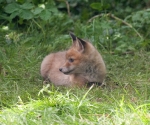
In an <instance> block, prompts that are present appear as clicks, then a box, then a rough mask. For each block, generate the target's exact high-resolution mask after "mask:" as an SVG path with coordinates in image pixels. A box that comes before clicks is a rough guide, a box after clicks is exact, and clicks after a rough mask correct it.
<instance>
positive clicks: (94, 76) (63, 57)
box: [41, 33, 106, 86]
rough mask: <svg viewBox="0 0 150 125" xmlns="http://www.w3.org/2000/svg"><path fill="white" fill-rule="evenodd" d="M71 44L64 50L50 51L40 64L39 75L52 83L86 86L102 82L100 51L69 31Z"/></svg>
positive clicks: (103, 76) (102, 62)
mask: <svg viewBox="0 0 150 125" xmlns="http://www.w3.org/2000/svg"><path fill="white" fill-rule="evenodd" d="M70 36H71V38H72V46H71V47H70V49H68V50H67V51H64V52H57V53H51V54H49V55H48V56H46V57H45V58H44V60H43V62H42V64H41V75H42V77H43V78H44V79H46V80H49V81H51V82H52V83H53V84H54V85H65V86H86V85H87V84H88V83H103V81H104V79H105V75H106V68H105V63H104V61H103V59H102V56H101V55H100V53H99V52H98V51H97V50H96V48H95V47H94V46H93V45H92V44H91V43H90V42H88V41H85V40H82V39H80V38H78V37H76V36H75V35H74V34H72V33H70Z"/></svg>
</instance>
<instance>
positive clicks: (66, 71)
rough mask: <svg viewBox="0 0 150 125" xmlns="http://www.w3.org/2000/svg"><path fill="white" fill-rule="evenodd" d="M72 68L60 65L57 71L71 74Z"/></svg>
mask: <svg viewBox="0 0 150 125" xmlns="http://www.w3.org/2000/svg"><path fill="white" fill-rule="evenodd" d="M73 70H74V68H73V67H61V68H59V71H60V72H62V73H64V74H71V73H72V72H73Z"/></svg>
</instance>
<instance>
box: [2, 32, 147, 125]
mask: <svg viewBox="0 0 150 125" xmlns="http://www.w3.org/2000/svg"><path fill="white" fill-rule="evenodd" d="M2 33H3V37H1V39H0V40H1V41H0V42H1V46H0V124H1V125H50V124H54V125H55V124H62V125H63V124H68V125H69V124H75V125H78V124H80V125H82V124H83V125H87V124H89V125H100V124H101V125H149V124H150V84H149V83H150V52H147V51H145V50H142V49H140V50H135V51H133V52H132V53H119V54H118V53H117V54H116V53H112V52H110V51H107V50H105V49H103V50H100V49H98V50H99V51H100V52H101V54H102V56H103V58H104V61H105V63H106V67H107V77H106V81H105V85H104V86H102V87H97V86H92V87H91V88H64V87H55V86H53V85H52V84H43V80H42V78H41V76H40V72H39V69H40V64H41V61H42V59H43V58H44V56H46V55H47V54H48V53H50V52H53V51H58V50H62V49H67V48H68V46H69V45H70V44H71V40H70V38H69V35H68V33H66V34H63V35H53V37H52V38H51V39H53V40H54V43H55V44H54V43H53V42H52V43H50V44H47V43H46V44H44V43H41V44H37V43H36V42H35V41H36V40H37V39H38V38H36V37H35V36H32V37H31V36H29V35H22V34H21V33H20V32H14V31H9V33H8V32H2ZM6 34H9V37H10V38H4V36H5V35H6ZM78 35H79V34H78ZM89 38H90V36H89ZM34 42H35V43H34Z"/></svg>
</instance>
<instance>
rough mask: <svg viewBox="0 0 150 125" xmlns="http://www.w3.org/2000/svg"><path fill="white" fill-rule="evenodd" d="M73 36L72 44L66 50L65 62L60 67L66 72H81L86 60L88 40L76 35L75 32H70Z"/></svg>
mask: <svg viewBox="0 0 150 125" xmlns="http://www.w3.org/2000/svg"><path fill="white" fill-rule="evenodd" d="M70 36H71V38H72V46H71V48H70V49H69V50H68V51H67V52H66V61H65V64H64V65H63V66H62V67H60V68H59V70H60V71H61V72H63V73H64V74H75V73H81V72H82V68H83V66H84V63H86V60H85V52H86V48H87V42H86V41H84V40H82V39H80V38H78V37H76V36H75V35H74V34H73V33H70Z"/></svg>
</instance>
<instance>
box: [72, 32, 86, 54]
mask: <svg viewBox="0 0 150 125" xmlns="http://www.w3.org/2000/svg"><path fill="white" fill-rule="evenodd" d="M70 36H71V38H72V41H73V47H75V48H76V49H77V50H78V51H79V52H83V51H84V50H85V44H86V42H85V41H84V40H82V39H80V38H78V37H76V36H75V35H74V34H73V33H72V32H70Z"/></svg>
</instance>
